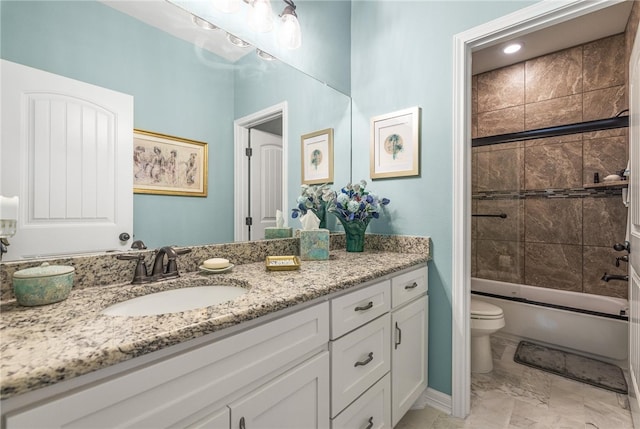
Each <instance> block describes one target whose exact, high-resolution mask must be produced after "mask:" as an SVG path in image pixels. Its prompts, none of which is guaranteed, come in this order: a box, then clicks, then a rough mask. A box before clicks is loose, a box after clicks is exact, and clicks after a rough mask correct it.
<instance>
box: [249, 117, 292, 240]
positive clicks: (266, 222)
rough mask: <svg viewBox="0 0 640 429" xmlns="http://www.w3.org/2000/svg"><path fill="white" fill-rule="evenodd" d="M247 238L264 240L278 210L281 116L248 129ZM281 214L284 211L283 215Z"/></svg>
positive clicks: (280, 207) (279, 198) (280, 206)
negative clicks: (249, 153)
mask: <svg viewBox="0 0 640 429" xmlns="http://www.w3.org/2000/svg"><path fill="white" fill-rule="evenodd" d="M249 147H250V148H251V157H250V158H249V177H248V183H249V217H250V218H251V222H250V224H251V225H248V226H247V228H249V240H262V239H264V230H265V228H267V227H274V226H276V210H282V176H283V175H282V118H281V117H280V118H276V119H273V120H271V121H269V122H265V123H262V124H260V125H257V126H255V127H253V128H251V129H250V130H249ZM283 216H284V214H283Z"/></svg>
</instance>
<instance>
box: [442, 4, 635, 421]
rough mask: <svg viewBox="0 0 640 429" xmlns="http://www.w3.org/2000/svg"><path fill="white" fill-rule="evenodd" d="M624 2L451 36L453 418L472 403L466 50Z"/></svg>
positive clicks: (547, 12) (514, 17) (520, 15)
mask: <svg viewBox="0 0 640 429" xmlns="http://www.w3.org/2000/svg"><path fill="white" fill-rule="evenodd" d="M623 1H624V0H598V1H589V0H570V1H563V2H556V1H553V2H552V1H542V2H540V3H536V4H533V5H531V6H529V7H526V8H523V9H520V10H518V11H516V12H514V13H511V14H509V15H506V16H503V17H501V18H498V19H496V20H493V21H491V22H488V23H486V24H483V25H480V26H477V27H474V28H472V29H470V30H467V31H465V32H462V33H459V34H456V35H455V36H454V40H453V42H454V43H453V44H454V46H453V49H454V52H453V130H452V135H453V225H452V230H453V231H452V246H451V247H452V255H451V260H452V286H451V307H452V321H451V322H452V329H451V336H452V338H451V344H452V347H451V349H452V350H451V356H452V362H451V372H452V380H451V412H452V414H453V415H454V416H455V417H462V418H464V417H465V416H467V415H468V414H469V410H470V403H471V365H470V350H469V349H470V344H469V339H470V327H469V307H470V293H471V207H470V201H471V54H472V52H473V51H476V50H480V49H483V48H485V47H489V46H492V45H495V44H498V43H500V42H505V41H507V40H510V39H513V38H516V37H518V36H521V35H524V34H527V33H531V32H533V31H536V30H541V29H544V28H547V27H550V26H552V25H556V24H560V23H562V22H565V21H569V20H571V19H574V18H577V17H579V16H582V15H586V14H589V13H592V12H596V11H598V10H600V9H603V8H605V7H609V6H612V5H614V4H618V3H621V2H623Z"/></svg>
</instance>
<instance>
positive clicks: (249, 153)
mask: <svg viewBox="0 0 640 429" xmlns="http://www.w3.org/2000/svg"><path fill="white" fill-rule="evenodd" d="M244 154H245V155H246V156H247V157H249V158H251V156H252V155H253V149H252V148H250V147H248V148H245V150H244Z"/></svg>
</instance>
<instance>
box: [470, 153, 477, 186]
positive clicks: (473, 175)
mask: <svg viewBox="0 0 640 429" xmlns="http://www.w3.org/2000/svg"><path fill="white" fill-rule="evenodd" d="M476 149H477V148H475V147H474V148H472V149H471V194H475V193H477V192H478V151H477V150H476Z"/></svg>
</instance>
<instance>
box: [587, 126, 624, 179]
mask: <svg viewBox="0 0 640 429" xmlns="http://www.w3.org/2000/svg"><path fill="white" fill-rule="evenodd" d="M583 147H584V178H583V180H584V183H592V181H593V173H596V172H597V173H598V174H599V175H600V180H601V181H602V179H604V177H605V176H607V175H609V174H617V173H618V172H620V170H624V169H625V168H626V166H627V161H628V159H629V149H628V148H629V145H628V144H627V137H626V136H617V137H607V138H598V139H590V140H585V141H584V142H583Z"/></svg>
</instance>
